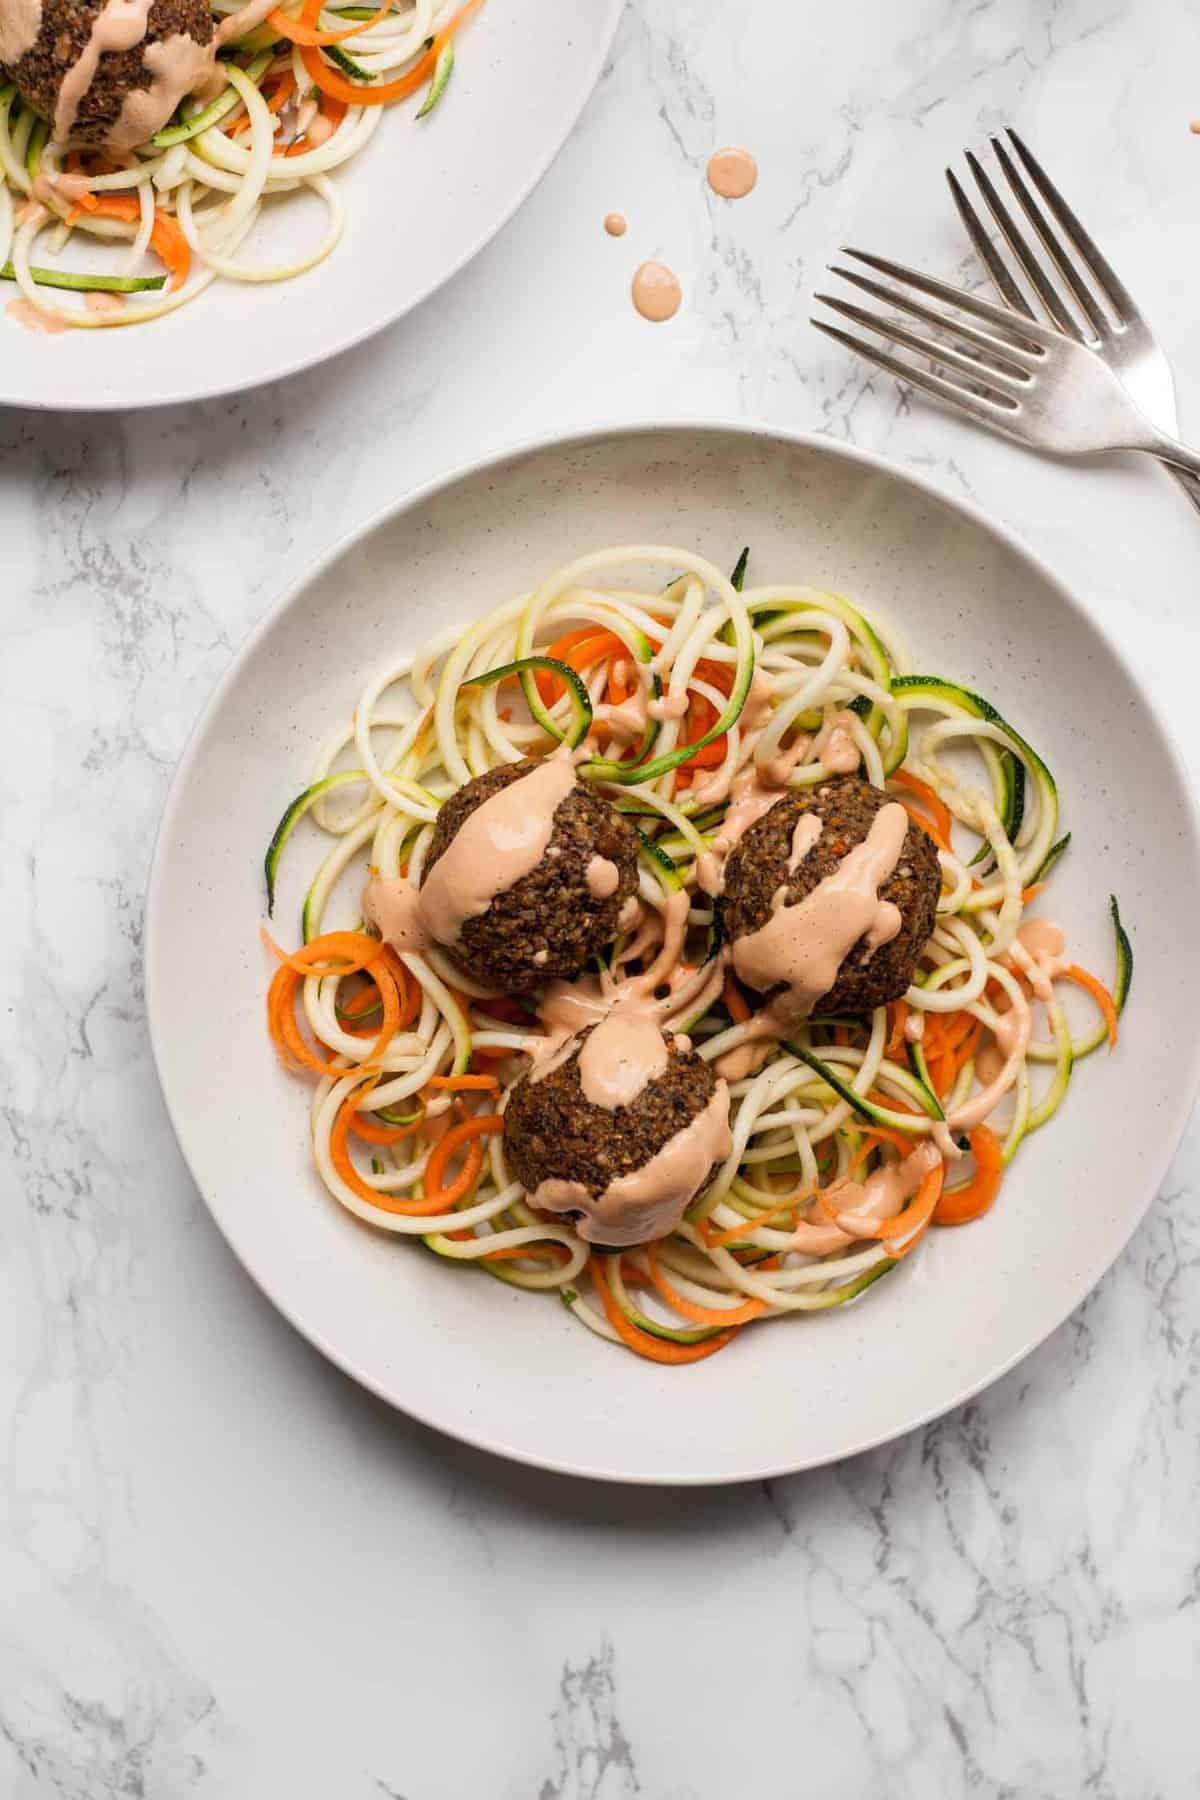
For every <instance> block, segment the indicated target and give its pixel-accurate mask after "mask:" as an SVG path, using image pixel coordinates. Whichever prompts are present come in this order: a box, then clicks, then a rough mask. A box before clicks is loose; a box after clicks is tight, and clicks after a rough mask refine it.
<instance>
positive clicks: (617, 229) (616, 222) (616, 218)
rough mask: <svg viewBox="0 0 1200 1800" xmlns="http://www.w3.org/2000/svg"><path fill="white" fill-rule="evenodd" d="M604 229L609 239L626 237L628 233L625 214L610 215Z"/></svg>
mask: <svg viewBox="0 0 1200 1800" xmlns="http://www.w3.org/2000/svg"><path fill="white" fill-rule="evenodd" d="M604 229H605V231H607V233H608V235H609V237H624V236H625V231H626V224H625V214H624V213H608V214H607V215H606V217H605V220H604Z"/></svg>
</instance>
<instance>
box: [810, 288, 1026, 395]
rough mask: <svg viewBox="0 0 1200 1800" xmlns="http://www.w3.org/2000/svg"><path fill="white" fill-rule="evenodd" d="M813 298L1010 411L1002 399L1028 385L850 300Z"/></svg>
mask: <svg viewBox="0 0 1200 1800" xmlns="http://www.w3.org/2000/svg"><path fill="white" fill-rule="evenodd" d="M813 298H814V299H815V300H819V301H820V303H821V305H822V306H828V307H830V308H831V309H832V311H834V312H836V313H841V315H842V317H843V318H845V319H853V320H854V323H855V324H856V325H865V326H866V328H867V330H868V331H873V332H875V333H876V335H877V336H879V337H883V338H888V339H890V340H891V342H892V343H893V344H900V345H902V346H903V347H904V349H905V350H911V351H913V353H914V354H915V355H917V356H927V357H928V358H929V360H930V362H934V363H937V364H939V365H940V367H942V368H944V369H956V370H957V371H958V373H959V374H960V375H965V376H966V377H967V380H968V381H971V382H973V383H975V384H976V385H977V386H979V387H983V388H991V389H992V391H993V393H994V394H995V396H996V398H997V399H999V400H1000V402H1001V404H1003V405H1005V406H1006V407H1008V408H1009V409H1010V410H1011V409H1012V408H1013V407H1015V406H1016V404H1017V402H1016V400H1015V399H1007V398H1005V396H1006V395H1016V394H1019V393H1020V391H1021V389H1022V387H1027V386H1028V385H1029V376H1028V375H1019V374H1018V375H1005V374H1002V373H1001V372H1000V371H999V370H998V369H990V368H988V367H986V366H985V365H984V364H983V363H980V362H973V361H972V359H971V358H970V357H969V356H962V355H960V353H959V352H958V351H957V350H955V349H953V348H952V347H951V346H950V345H949V344H939V343H937V342H936V341H935V340H934V339H933V338H924V337H921V335H920V334H919V333H918V332H916V331H910V330H909V329H908V327H907V325H901V323H900V322H899V320H898V319H887V318H884V317H883V316H882V315H881V314H880V313H873V312H868V311H867V309H866V308H865V307H863V306H855V305H854V304H853V302H852V301H850V300H838V299H836V298H835V297H834V295H832V294H814V296H813ZM938 323H939V324H944V321H943V320H941V319H939V320H938Z"/></svg>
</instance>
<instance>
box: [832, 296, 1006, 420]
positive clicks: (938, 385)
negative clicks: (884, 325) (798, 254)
mask: <svg viewBox="0 0 1200 1800" xmlns="http://www.w3.org/2000/svg"><path fill="white" fill-rule="evenodd" d="M809 323H810V324H811V325H815V326H816V328H817V330H818V331H823V332H824V333H825V336H826V337H831V338H835V339H836V340H837V342H838V343H839V344H844V345H845V347H846V349H847V350H853V351H854V353H855V355H856V356H862V357H865V358H866V360H867V362H871V363H875V364H876V365H877V366H878V367H879V368H881V369H886V370H887V372H888V374H889V375H895V376H897V377H898V379H899V380H901V381H906V382H907V383H908V385H909V386H910V387H915V388H919V389H920V391H921V392H922V393H923V394H931V395H932V396H933V398H934V399H935V400H941V401H944V403H945V404H946V405H947V406H951V407H958V409H959V410H960V411H961V412H965V413H969V414H970V415H971V417H972V418H973V419H977V420H978V421H979V423H980V424H981V425H991V426H993V427H994V428H995V429H996V430H998V431H1009V430H1011V427H1010V425H1009V423H1008V421H1009V418H1010V416H1011V415H1010V413H1009V410H1008V408H1007V407H1003V406H998V405H996V404H995V403H994V402H992V401H989V400H985V399H984V398H983V397H982V396H980V395H976V394H969V393H968V392H967V391H966V389H965V388H960V387H958V386H956V385H955V383H954V382H952V381H943V380H942V379H941V378H940V376H937V375H927V374H926V373H925V371H924V370H923V369H914V368H913V367H912V365H911V363H905V362H901V361H900V358H899V357H898V356H891V355H889V354H888V352H887V351H886V350H878V349H876V347H875V346H874V345H873V344H868V343H865V342H864V341H863V339H862V338H858V337H855V336H854V334H853V333H852V332H849V331H842V330H840V329H839V328H838V326H836V325H827V324H826V323H825V321H824V320H823V319H810V320H809Z"/></svg>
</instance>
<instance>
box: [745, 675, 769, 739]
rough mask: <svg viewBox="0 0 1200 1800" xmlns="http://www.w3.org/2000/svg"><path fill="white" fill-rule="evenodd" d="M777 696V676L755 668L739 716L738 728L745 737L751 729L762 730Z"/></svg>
mask: <svg viewBox="0 0 1200 1800" xmlns="http://www.w3.org/2000/svg"><path fill="white" fill-rule="evenodd" d="M774 697H775V678H774V676H773V675H772V674H771V673H770V671H769V670H767V669H755V671H754V674H753V675H752V676H751V678H750V686H749V687H748V688H747V690H746V701H745V705H744V706H743V707H742V710H741V714H740V716H739V718H738V730H739V731H740V732H741V734H742V737H743V739H745V737H746V735H747V733H749V732H751V731H761V730H762V728H763V726H764V725H765V724H766V722H767V720H768V719H769V718H770V716H771V702H772V701H773V699H774Z"/></svg>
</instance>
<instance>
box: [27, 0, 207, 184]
mask: <svg viewBox="0 0 1200 1800" xmlns="http://www.w3.org/2000/svg"><path fill="white" fill-rule="evenodd" d="M105 4H106V0H44V4H43V6H42V17H41V26H40V28H39V30H38V35H37V38H36V40H35V41H34V43H33V44H32V45H31V46H30V47H29V48H28V49H26V50H25V51H24V53H23V54H22V55H21V56H20V57H19V58H17V59H15V60H14V61H13V63H12V66H11V71H10V72H11V74H12V77H13V80H14V81H15V82H16V84H17V87H18V88H19V90H20V93H21V97H22V98H23V99H24V100H25V101H26V102H27V104H28V105H29V106H31V107H32V108H33V110H34V111H35V112H37V113H40V114H41V116H42V117H43V118H44V119H47V120H48V121H49V122H50V125H51V128H52V130H53V133H54V136H55V137H56V138H59V139H68V138H69V139H70V140H71V142H73V143H77V144H86V145H91V146H96V147H98V146H101V145H103V146H105V147H107V148H109V149H115V150H127V149H132V148H134V147H135V145H137V144H140V143H145V142H146V140H147V139H149V138H150V137H152V136H153V134H154V133H155V132H156V131H158V130H159V129H160V128H161V127H162V126H163V125H165V124H166V122H167V120H168V119H169V118H170V117H171V114H172V113H173V112H174V111H175V108H176V107H177V106H178V105H179V102H180V100H181V99H183V97H184V95H185V94H187V93H191V92H193V91H194V90H195V89H196V87H197V86H198V85H200V84H201V83H202V82H203V80H204V79H205V77H206V75H209V74H211V71H212V67H213V59H214V57H215V54H216V44H215V35H216V34H215V25H214V21H213V15H212V12H211V10H210V8H209V6H208V0H153V4H152V5H151V6H150V8H149V12H148V14H147V17H146V30H145V34H144V36H143V37H142V38H141V40H140V42H138V43H136V44H134V45H133V46H132V47H131V48H129V49H114V50H104V51H102V53H101V55H100V57H99V59H98V61H97V62H96V65H95V68H94V70H93V71H92V72H91V75H90V79H88V71H87V64H86V62H84V63H83V64H82V66H80V59H81V58H85V57H86V56H87V55H88V53H89V46H90V45H91V43H92V34H93V29H94V27H95V24H96V21H97V19H98V18H99V17H100V15H101V13H103V12H104V10H105ZM135 23H136V21H135ZM4 41H5V42H6V43H7V42H8V34H7V33H5V34H4ZM72 71H75V72H76V73H75V81H76V82H77V81H80V80H82V82H83V85H82V88H81V90H80V91H79V92H78V93H76V92H74V82H71V81H68V77H69V76H71V74H72ZM64 82H66V83H67V88H66V93H65V94H64V91H63V89H64Z"/></svg>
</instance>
